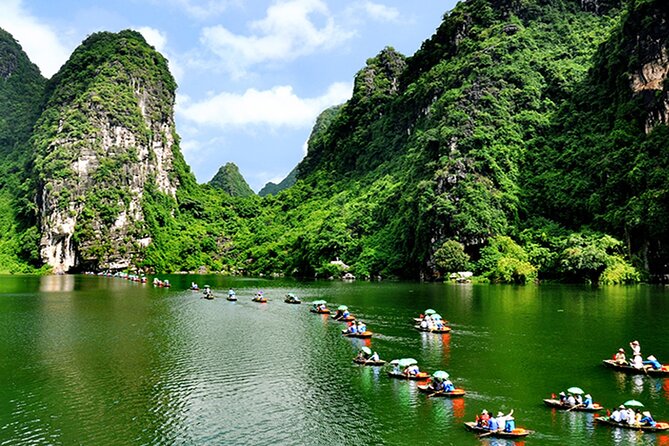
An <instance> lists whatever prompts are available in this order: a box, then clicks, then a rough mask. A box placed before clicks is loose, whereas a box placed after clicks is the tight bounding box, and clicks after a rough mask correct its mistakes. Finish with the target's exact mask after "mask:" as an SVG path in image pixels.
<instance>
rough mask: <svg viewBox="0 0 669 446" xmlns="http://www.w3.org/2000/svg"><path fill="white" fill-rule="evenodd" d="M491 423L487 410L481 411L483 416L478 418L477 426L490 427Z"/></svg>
mask: <svg viewBox="0 0 669 446" xmlns="http://www.w3.org/2000/svg"><path fill="white" fill-rule="evenodd" d="M489 422H490V414H489V413H488V411H487V410H485V409H483V410H482V411H481V416H478V415H477V416H476V425H477V426H479V427H486V428H487V427H488V424H489Z"/></svg>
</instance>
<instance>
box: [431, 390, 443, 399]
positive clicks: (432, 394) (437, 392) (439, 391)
mask: <svg viewBox="0 0 669 446" xmlns="http://www.w3.org/2000/svg"><path fill="white" fill-rule="evenodd" d="M442 393H444V391H443V390H437V391H436V392H434V393H431V394H429V395H428V396H427V397H428V398H432V397H433V396H437V395H441V394H442Z"/></svg>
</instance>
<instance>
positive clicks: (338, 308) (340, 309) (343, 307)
mask: <svg viewBox="0 0 669 446" xmlns="http://www.w3.org/2000/svg"><path fill="white" fill-rule="evenodd" d="M337 310H339V311H344V310H348V307H347V306H346V305H339V306H338V307H337Z"/></svg>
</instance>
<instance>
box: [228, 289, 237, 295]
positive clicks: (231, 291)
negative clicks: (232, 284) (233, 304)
mask: <svg viewBox="0 0 669 446" xmlns="http://www.w3.org/2000/svg"><path fill="white" fill-rule="evenodd" d="M234 296H235V290H233V289H232V288H230V289H229V290H228V297H234Z"/></svg>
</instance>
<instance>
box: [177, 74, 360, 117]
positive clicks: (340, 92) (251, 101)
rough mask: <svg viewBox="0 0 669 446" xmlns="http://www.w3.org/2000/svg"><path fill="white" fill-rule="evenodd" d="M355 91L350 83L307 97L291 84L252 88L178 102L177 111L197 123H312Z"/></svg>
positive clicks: (335, 85) (337, 85) (337, 84)
mask: <svg viewBox="0 0 669 446" xmlns="http://www.w3.org/2000/svg"><path fill="white" fill-rule="evenodd" d="M351 91H352V85H351V84H350V83H335V84H332V85H331V86H330V87H329V88H328V90H327V91H326V92H325V93H324V94H323V95H321V96H318V97H315V98H306V99H303V98H300V97H298V96H297V95H296V94H295V92H294V91H293V88H292V87H291V86H285V85H284V86H277V87H274V88H272V89H270V90H263V91H260V90H256V89H253V88H252V89H248V90H246V92H244V93H243V94H236V93H227V92H223V93H219V94H218V95H215V96H212V97H210V98H207V99H205V100H203V101H201V102H195V103H190V102H189V101H186V102H185V103H184V102H178V103H177V113H178V114H179V115H180V116H181V117H182V118H184V119H186V120H189V121H193V122H195V123H197V124H200V125H208V126H214V127H220V128H229V127H246V126H255V125H266V126H269V127H271V128H278V127H293V128H298V127H308V126H310V125H312V124H313V122H314V120H315V119H316V117H317V116H318V115H319V114H320V113H321V112H322V111H323V110H324V109H326V108H328V107H330V106H332V105H336V104H341V103H342V102H344V101H346V100H347V99H349V98H350V97H351Z"/></svg>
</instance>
